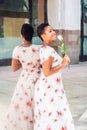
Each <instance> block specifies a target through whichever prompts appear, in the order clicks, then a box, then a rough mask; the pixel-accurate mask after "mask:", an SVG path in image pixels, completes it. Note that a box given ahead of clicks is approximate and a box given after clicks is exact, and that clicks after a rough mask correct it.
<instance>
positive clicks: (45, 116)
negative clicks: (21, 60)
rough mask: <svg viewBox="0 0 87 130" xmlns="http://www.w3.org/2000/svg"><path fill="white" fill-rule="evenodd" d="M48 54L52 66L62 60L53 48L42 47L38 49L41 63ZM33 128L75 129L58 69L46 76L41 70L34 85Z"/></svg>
mask: <svg viewBox="0 0 87 130" xmlns="http://www.w3.org/2000/svg"><path fill="white" fill-rule="evenodd" d="M49 56H52V57H54V61H53V64H52V67H54V66H56V65H59V64H60V63H61V61H62V58H61V57H60V56H59V55H58V54H57V53H56V51H55V50H54V49H53V48H51V47H49V46H46V47H42V48H41V49H40V60H41V64H42V63H43V62H44V61H46V60H47V59H48V58H49ZM34 130H75V128H74V123H73V119H72V116H71V112H70V110H69V106H68V102H67V99H66V95H65V91H64V88H63V84H62V79H61V72H60V71H59V72H57V73H55V74H52V75H51V76H47V77H46V76H45V75H44V73H43V72H42V74H41V77H40V79H39V80H38V81H37V83H36V85H35V124H34Z"/></svg>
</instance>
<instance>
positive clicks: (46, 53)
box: [40, 48, 51, 64]
mask: <svg viewBox="0 0 87 130" xmlns="http://www.w3.org/2000/svg"><path fill="white" fill-rule="evenodd" d="M50 56H51V49H50V48H41V50H40V60H41V64H42V63H43V62H44V61H46V60H48V59H49V57H50Z"/></svg>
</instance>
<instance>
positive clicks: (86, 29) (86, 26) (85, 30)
mask: <svg viewBox="0 0 87 130" xmlns="http://www.w3.org/2000/svg"><path fill="white" fill-rule="evenodd" d="M84 36H87V23H84Z"/></svg>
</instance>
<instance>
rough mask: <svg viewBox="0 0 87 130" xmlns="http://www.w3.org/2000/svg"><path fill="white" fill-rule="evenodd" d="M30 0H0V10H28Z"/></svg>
mask: <svg viewBox="0 0 87 130" xmlns="http://www.w3.org/2000/svg"><path fill="white" fill-rule="evenodd" d="M28 7H29V5H28V0H0V10H8V11H16V12H28V10H29V8H28Z"/></svg>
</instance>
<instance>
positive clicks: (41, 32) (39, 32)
mask: <svg viewBox="0 0 87 130" xmlns="http://www.w3.org/2000/svg"><path fill="white" fill-rule="evenodd" d="M47 26H49V24H48V23H42V24H40V25H39V26H38V27H37V35H38V36H39V38H40V39H41V40H42V41H43V39H42V37H41V35H42V34H43V33H44V31H45V27H47Z"/></svg>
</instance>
